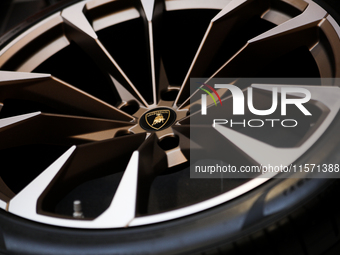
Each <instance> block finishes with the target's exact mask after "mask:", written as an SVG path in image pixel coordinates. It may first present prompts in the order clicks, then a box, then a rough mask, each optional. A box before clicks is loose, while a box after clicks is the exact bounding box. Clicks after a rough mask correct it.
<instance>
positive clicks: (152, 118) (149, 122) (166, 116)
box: [139, 107, 176, 131]
mask: <svg viewBox="0 0 340 255" xmlns="http://www.w3.org/2000/svg"><path fill="white" fill-rule="evenodd" d="M175 120H176V113H175V112H174V111H173V110H172V109H170V108H166V107H162V108H156V109H153V110H151V111H148V112H146V113H144V114H143V115H142V117H141V118H140V120H139V125H140V126H141V127H142V128H143V129H145V130H148V131H160V130H163V129H166V128H168V127H170V126H171V125H172V124H173V123H174V121H175Z"/></svg>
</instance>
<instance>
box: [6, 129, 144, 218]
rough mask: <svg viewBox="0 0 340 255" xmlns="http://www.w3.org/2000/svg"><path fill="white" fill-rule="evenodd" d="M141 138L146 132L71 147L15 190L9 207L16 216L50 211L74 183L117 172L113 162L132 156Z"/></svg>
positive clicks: (141, 140) (78, 183) (76, 184)
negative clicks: (18, 190) (28, 204)
mask: <svg viewBox="0 0 340 255" xmlns="http://www.w3.org/2000/svg"><path fill="white" fill-rule="evenodd" d="M144 139H145V134H136V135H130V136H125V137H119V138H113V139H109V140H105V141H101V142H94V143H89V144H86V145H80V146H77V147H76V146H73V147H72V148H71V149H69V150H68V151H67V152H66V153H65V154H64V155H63V156H61V157H60V158H59V159H58V160H57V161H56V162H55V163H53V164H52V165H51V166H50V167H49V168H47V169H46V170H45V171H44V172H43V173H41V174H40V175H39V176H38V177H37V178H36V179H35V180H33V181H32V182H31V183H30V184H29V185H28V186H26V187H25V188H24V189H23V190H22V191H21V192H20V193H18V194H17V195H16V196H15V197H14V198H13V199H12V200H11V201H10V209H9V210H10V211H12V212H13V213H15V214H18V215H21V214H22V213H28V214H34V215H36V211H37V213H39V214H46V213H49V212H53V210H54V209H53V208H54V204H55V203H56V201H58V200H59V199H61V198H62V197H63V196H65V195H66V194H67V193H68V192H70V191H71V190H72V189H73V188H75V187H76V186H78V185H80V184H81V183H83V182H85V181H88V180H91V179H94V178H98V177H101V176H104V175H106V174H110V173H115V172H117V171H119V170H117V169H115V168H114V167H113V166H114V165H115V162H117V160H122V158H123V157H124V156H126V155H131V154H132V152H133V151H135V150H136V149H137V148H138V147H139V146H140V144H141V143H142V142H143V141H144ZM126 144H128V145H129V146H126ZM98 169H100V170H98ZM61 187H62V188H61ZM33 190H34V192H33ZM31 192H32V193H31ZM27 197H29V199H28V198H27ZM26 199H28V201H29V203H30V207H29V208H28V210H29V212H27V210H26V208H25V206H26V201H25V200H26ZM23 201H25V202H23ZM26 216H27V215H26ZM34 217H36V216H34ZM106 224H107V222H106Z"/></svg>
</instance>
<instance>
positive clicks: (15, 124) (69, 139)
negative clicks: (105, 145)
mask: <svg viewBox="0 0 340 255" xmlns="http://www.w3.org/2000/svg"><path fill="white" fill-rule="evenodd" d="M130 126H132V123H130V122H121V121H112V120H103V119H94V118H85V117H74V116H65V115H56V114H45V113H40V112H38V113H32V114H25V115H21V116H16V117H10V118H5V119H1V120H0V127H1V129H0V139H1V141H2V142H1V145H0V149H5V148H10V147H16V146H22V145H27V144H36V143H44V144H57V145H63V144H64V145H68V144H78V143H84V142H91V141H100V140H106V139H110V138H112V137H113V136H114V135H115V133H116V132H117V131H118V130H121V129H124V128H125V129H128V128H129V127H130Z"/></svg>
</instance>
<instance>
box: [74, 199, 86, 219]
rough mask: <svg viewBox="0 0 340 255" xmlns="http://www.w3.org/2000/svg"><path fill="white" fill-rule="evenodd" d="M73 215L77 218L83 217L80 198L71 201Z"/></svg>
mask: <svg viewBox="0 0 340 255" xmlns="http://www.w3.org/2000/svg"><path fill="white" fill-rule="evenodd" d="M73 217H74V218H78V219H81V218H84V214H83V212H82V208H81V201H80V200H75V201H73Z"/></svg>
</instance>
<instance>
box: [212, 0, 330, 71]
mask: <svg viewBox="0 0 340 255" xmlns="http://www.w3.org/2000/svg"><path fill="white" fill-rule="evenodd" d="M326 15H327V13H326V12H325V11H324V10H321V9H320V8H318V7H317V5H316V4H315V3H313V2H310V3H309V5H308V7H307V8H306V10H305V11H304V12H303V13H302V14H300V15H298V16H296V17H295V18H293V19H290V20H288V21H286V22H284V23H282V24H280V25H278V26H276V27H275V28H273V29H270V30H269V31H267V32H265V33H263V34H261V35H259V36H256V37H255V38H253V39H251V40H249V41H248V43H247V44H246V45H245V46H244V47H243V48H242V49H241V50H239V52H238V53H236V54H235V55H234V56H233V57H232V58H231V59H230V60H229V61H227V62H226V63H225V64H224V65H223V66H222V67H221V68H220V69H219V70H218V71H217V72H216V73H215V74H214V75H213V77H254V76H256V74H257V72H258V71H260V70H261V69H262V68H263V67H265V66H266V65H268V64H270V62H271V61H272V60H274V59H275V58H277V57H280V56H282V55H284V54H286V53H289V52H291V51H293V50H295V49H297V48H299V47H307V48H308V49H311V48H313V47H314V46H315V45H316V44H317V43H318V40H319V36H318V30H319V24H320V23H321V22H322V21H323V19H324V18H325V16H326ZM273 45H275V47H273Z"/></svg>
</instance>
